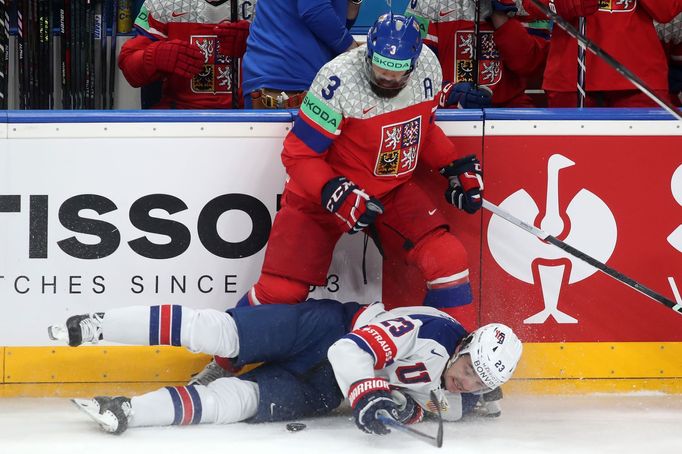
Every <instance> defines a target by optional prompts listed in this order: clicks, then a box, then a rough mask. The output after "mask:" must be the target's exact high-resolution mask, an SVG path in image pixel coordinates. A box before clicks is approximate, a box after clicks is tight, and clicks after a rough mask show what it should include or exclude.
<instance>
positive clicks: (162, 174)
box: [0, 123, 381, 346]
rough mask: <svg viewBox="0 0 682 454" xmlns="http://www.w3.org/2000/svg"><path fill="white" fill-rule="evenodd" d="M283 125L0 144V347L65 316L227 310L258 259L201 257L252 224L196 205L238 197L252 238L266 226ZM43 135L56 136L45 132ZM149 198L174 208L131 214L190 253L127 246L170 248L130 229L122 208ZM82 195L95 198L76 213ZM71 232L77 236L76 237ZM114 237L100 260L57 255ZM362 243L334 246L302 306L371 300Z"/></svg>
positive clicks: (370, 267)
mask: <svg viewBox="0 0 682 454" xmlns="http://www.w3.org/2000/svg"><path fill="white" fill-rule="evenodd" d="M289 125H290V123H279V127H276V130H278V131H281V132H280V133H279V134H273V133H270V134H268V137H249V138H244V137H243V135H242V134H239V136H241V137H196V136H190V134H188V135H187V136H185V137H182V134H179V135H180V137H173V138H161V137H157V138H152V137H149V136H147V137H141V138H132V137H129V136H130V135H133V134H132V133H128V138H120V137H119V138H102V137H98V138H96V139H95V138H82V137H81V138H74V137H68V136H65V135H60V137H59V138H54V137H53V138H50V139H46V138H45V139H36V138H22V139H13V138H11V139H5V140H2V141H0V309H1V310H2V313H3V314H5V316H3V317H1V318H0V345H4V346H20V345H21V346H36V345H49V341H48V339H47V336H46V326H47V325H49V324H53V323H57V322H61V321H64V320H65V317H66V316H68V315H70V314H74V313H83V312H92V311H104V310H106V309H109V308H113V307H122V306H127V305H132V304H138V305H152V304H161V303H171V304H183V305H187V306H191V307H195V308H206V307H212V308H215V309H220V310H223V309H225V308H228V307H232V306H234V304H235V303H236V302H237V300H238V299H239V298H240V297H241V296H242V295H243V294H244V292H245V291H246V290H248V289H249V288H250V286H251V285H252V284H253V283H254V282H255V281H256V280H257V278H258V275H259V272H260V267H261V265H262V261H263V257H264V252H265V249H264V247H261V248H260V249H258V250H257V251H255V253H254V252H249V254H248V255H247V256H245V257H230V258H225V257H221V256H219V255H216V253H214V252H213V251H211V250H210V249H211V248H212V247H217V246H215V245H218V246H220V244H221V241H227V242H231V243H241V242H243V241H245V240H246V239H247V238H249V237H250V236H251V234H252V232H253V230H254V229H253V227H254V226H253V221H252V220H251V218H250V217H249V215H247V213H246V212H244V211H242V210H241V209H236V208H235V209H230V210H227V211H225V212H223V213H222V214H220V213H221V211H220V210H219V208H214V209H211V207H210V206H209V207H208V208H206V207H207V204H209V202H210V201H212V200H214V199H216V198H218V197H221V198H223V197H228V198H230V200H235V197H237V198H238V199H239V200H241V201H246V202H247V204H248V206H249V207H251V206H261V207H262V208H263V209H264V211H265V213H266V216H265V217H262V216H261V217H257V219H256V220H257V224H259V226H260V228H261V229H262V228H263V224H264V223H266V222H271V220H272V219H273V218H274V215H275V212H276V206H277V205H276V203H277V196H278V194H281V192H282V188H283V184H284V180H285V173H284V169H283V167H282V164H281V160H280V157H279V155H280V151H281V146H282V140H283V136H284V134H285V131H286V129H287V127H288V126H289ZM71 126H73V125H71ZM41 127H42V129H45V130H48V129H52V130H54V128H52V127H51V126H50V125H42V126H41ZM80 127H81V129H87V128H89V127H90V128H92V127H94V126H93V125H92V124H81V125H80ZM121 127H122V126H121V125H118V127H117V128H118V129H119V130H120V128H121ZM274 130H275V129H273V130H271V131H274ZM61 133H62V134H64V131H63V130H62V131H61ZM125 135H126V134H125V133H124V136H125ZM10 136H11V133H10ZM155 194H156V195H158V194H163V196H153V198H155V203H156V202H158V200H163V201H164V203H170V202H172V203H174V204H178V205H179V208H176V209H177V212H174V213H173V214H169V213H168V212H167V211H165V210H163V209H160V208H153V207H154V206H156V205H152V208H150V209H148V208H149V207H147V208H145V207H142V208H140V207H139V206H138V208H137V210H136V213H137V214H136V216H137V217H138V218H139V216H140V213H142V215H144V216H146V217H154V218H158V219H164V220H171V221H174V222H175V223H176V224H174V225H175V227H176V228H177V229H179V230H183V231H186V232H189V245H188V246H187V247H186V249H185V250H184V251H183V252H182V253H180V254H179V255H177V256H174V257H169V258H148V257H145V256H142V255H140V253H138V252H135V251H134V250H133V248H132V247H131V246H130V244H129V242H130V241H132V240H136V239H139V238H143V237H144V238H146V239H147V240H148V241H150V242H152V243H154V244H156V245H164V244H166V245H168V243H170V242H171V238H170V237H169V236H167V235H162V234H158V233H150V232H149V231H145V230H143V229H141V228H138V227H136V226H135V225H133V222H132V221H131V218H130V217H131V215H130V210H131V206H133V205H134V204H136V203H137V205H139V204H140V203H141V199H142V200H145V199H144V198H147V196H150V195H155ZM87 195H96V196H97V197H96V198H94V199H92V198H91V200H90V201H86V202H87V203H85V202H83V200H84V199H85V198H86V197H88V196H87ZM226 195H229V196H226ZM235 195H236V196H235ZM17 197H18V199H17ZM74 197H75V198H76V199H78V200H77V201H74ZM159 197H161V199H159ZM17 200H18V202H19V205H20V206H18V207H17V206H16V203H15V202H17ZM92 200H94V201H95V202H96V203H94V205H97V204H103V205H102V208H100V209H99V210H100V213H101V214H98V212H96V211H95V210H94V209H92V207H93V202H92ZM221 200H224V199H221ZM65 202H66V205H65ZM229 203H232V202H229ZM106 205H109V206H106ZM137 205H136V206H137ZM184 206H186V209H181V208H182V207H184ZM230 206H231V205H230ZM74 207H75V208H74ZM112 207H115V208H114V209H112ZM17 208H18V211H16V210H17ZM81 208H82V209H81ZM204 209H205V210H206V213H218V214H216V216H218V215H219V217H218V218H217V222H215V220H214V221H213V222H208V221H206V219H209V221H210V216H208V217H207V218H203V217H202V216H201V213H202V210H204ZM60 210H61V211H62V214H61V216H66V217H69V218H70V219H71V220H72V221H73V220H74V218H77V217H80V218H85V219H90V220H95V221H96V222H97V223H93V222H92V221H85V222H86V224H87V226H89V227H92V226H93V225H95V226H98V228H100V229H102V228H103V227H104V229H103V230H102V231H99V232H98V235H99V236H97V235H93V234H86V233H76V232H74V231H72V230H70V229H69V228H67V227H65V226H64V225H63V224H64V222H62V220H61V218H60ZM31 213H33V215H32V214H31ZM65 213H67V214H65ZM68 213H70V214H68ZM145 213H147V214H146V215H145ZM200 219H201V220H200ZM76 220H77V221H78V219H76ZM81 221H82V220H81ZM102 222H106V223H109V224H110V225H111V226H110V228H107V227H106V224H102ZM152 222H153V223H155V225H157V224H158V221H152ZM67 224H68V222H67ZM87 226H86V227H87ZM138 226H139V224H138ZM183 226H184V227H183ZM157 227H158V225H157ZM79 229H80V230H83V229H82V228H76V229H74V230H79ZM200 229H203V230H204V231H208V232H215V234H216V235H217V238H219V239H216V238H214V240H213V244H214V246H212V247H211V248H208V249H207V247H206V246H205V245H204V244H203V243H202V241H201V240H200V238H199V230H200ZM45 235H47V237H46V239H45ZM117 235H118V236H120V242H119V244H118V246H117V247H115V249H114V250H113V252H111V250H110V249H111V248H109V250H108V252H107V254H106V256H104V257H99V258H88V259H85V258H82V256H81V257H74V251H73V248H72V249H68V252H67V251H65V249H64V248H63V247H62V246H60V244H63V243H60V242H62V241H63V240H68V239H69V238H75V240H76V241H77V242H78V243H80V244H82V245H85V246H84V247H85V248H87V247H88V246H89V247H92V246H93V245H97V244H99V243H102V242H103V240H102V237H106V238H108V240H107V241H110V242H111V244H115V239H113V238H115V237H116V236H117ZM179 238H180V237H177V238H174V239H173V242H174V244H180V243H182V241H181V240H180V239H179ZM362 240H363V238H362V236H361V235H356V236H354V237H349V238H344V240H343V242H341V243H339V248H340V249H343V251H342V252H340V253H337V254H336V258H335V262H334V264H333V266H332V269H331V270H330V274H334V275H337V276H338V279H336V278H332V279H331V281H330V285H328V286H327V289H326V290H317V291H315V292H314V293H312V294H311V296H313V297H324V296H331V297H334V298H337V299H341V300H360V298H361V296H360V295H362V298H363V299H362V301H368V300H371V301H373V300H376V299H379V297H380V286H381V279H380V276H381V257H380V256H379V254H378V252H376V250H375V249H374V247H373V246H372V247H371V248H370V250H369V253H368V262H367V263H368V264H367V271H368V280H369V281H370V285H369V286H368V287H365V286H364V285H363V283H362V269H361V263H362ZM71 241H73V240H71ZM78 243H75V244H76V245H78ZM107 244H108V243H107ZM100 245H101V244H100ZM32 246H33V249H32ZM112 247H113V246H112ZM183 247H185V246H178V250H182V248H183ZM339 248H337V249H339ZM76 249H78V248H76ZM161 249H163V248H161ZM31 250H34V252H33V257H31V255H32V253H31V252H30V251H31ZM36 250H37V251H38V252H35V251H36ZM78 254H80V253H79V252H78V251H76V252H75V255H78ZM35 255H38V256H35ZM157 279H158V284H157ZM183 283H184V291H182V289H181V287H182V284H183ZM171 286H172V288H171Z"/></svg>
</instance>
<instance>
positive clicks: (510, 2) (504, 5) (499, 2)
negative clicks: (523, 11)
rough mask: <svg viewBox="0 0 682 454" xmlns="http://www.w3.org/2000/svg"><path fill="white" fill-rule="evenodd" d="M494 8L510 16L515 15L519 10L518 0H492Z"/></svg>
mask: <svg viewBox="0 0 682 454" xmlns="http://www.w3.org/2000/svg"><path fill="white" fill-rule="evenodd" d="M492 4H493V10H494V11H499V12H501V13H504V14H506V15H508V16H513V15H514V14H516V13H518V12H519V8H518V7H517V6H516V0H492Z"/></svg>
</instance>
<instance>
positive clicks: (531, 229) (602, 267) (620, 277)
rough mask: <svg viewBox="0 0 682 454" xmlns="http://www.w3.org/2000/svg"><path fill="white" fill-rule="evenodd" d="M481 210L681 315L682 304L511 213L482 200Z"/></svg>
mask: <svg viewBox="0 0 682 454" xmlns="http://www.w3.org/2000/svg"><path fill="white" fill-rule="evenodd" d="M483 208H485V209H486V210H488V211H490V212H491V213H494V214H496V215H498V216H499V217H501V218H502V219H504V220H506V221H508V222H511V223H512V224H514V225H515V226H517V227H521V228H522V229H523V230H525V231H526V232H528V233H530V234H532V235H535V236H536V237H538V238H539V239H541V240H542V241H546V242H547V243H550V244H553V245H554V246H556V247H558V248H559V249H562V250H564V251H566V252H567V253H569V254H571V255H572V256H573V257H576V258H578V259H580V260H582V261H583V262H585V263H587V264H589V265H592V266H593V267H595V268H597V269H598V270H599V271H601V272H602V273H604V274H607V275H609V276H611V277H612V278H614V279H615V280H617V281H619V282H622V283H623V284H625V285H627V286H628V287H631V288H633V289H635V290H637V291H638V292H640V293H642V294H643V295H645V296H648V297H649V298H651V299H652V300H655V301H657V302H659V303H661V304H663V305H664V306H666V307H669V308H670V309H672V310H674V311H675V312H677V313H678V314H682V302H680V303H676V302H674V301H672V300H670V299H668V298H666V297H665V296H663V295H661V294H660V293H657V292H655V291H653V290H651V289H650V288H648V287H645V286H644V285H642V284H640V283H639V282H637V281H635V280H634V279H632V278H630V277H628V276H626V275H624V274H623V273H620V272H618V271H616V270H614V269H613V268H611V267H609V266H607V265H606V264H604V263H602V262H600V261H599V260H597V259H595V258H593V257H590V256H589V255H587V254H585V253H584V252H582V251H579V250H578V249H576V248H574V247H573V246H571V245H568V244H566V243H564V242H563V241H561V240H558V239H556V238H555V237H553V236H552V235H550V234H549V233H547V232H545V231H544V230H541V229H539V228H537V227H535V226H533V225H531V224H528V223H526V222H524V221H522V220H520V219H519V218H517V217H515V216H514V215H512V214H511V213H509V212H507V211H505V210H503V209H502V208H500V207H498V206H497V205H495V204H494V203H491V202H489V201H487V200H485V199H484V200H483Z"/></svg>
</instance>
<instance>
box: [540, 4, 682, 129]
mask: <svg viewBox="0 0 682 454" xmlns="http://www.w3.org/2000/svg"><path fill="white" fill-rule="evenodd" d="M530 1H531V2H532V3H533V5H535V6H536V7H537V8H538V9H539V10H540V11H542V12H543V13H544V14H546V15H547V16H548V17H550V18H551V19H552V20H554V22H555V23H556V24H557V25H558V26H559V27H561V28H563V29H564V31H565V32H566V33H568V34H569V35H571V37H573V38H575V39H577V40H578V42H580V43H581V44H582V45H583V46H584V47H586V48H587V49H588V50H589V51H590V52H592V53H593V54H594V55H596V56H597V57H599V58H601V59H602V60H604V61H605V62H606V63H608V65H609V66H611V67H612V68H613V69H615V70H616V71H617V72H618V73H619V74H620V75H621V76H623V77H625V78H626V79H627V80H629V81H630V83H632V84H633V85H634V86H635V87H637V88H639V90H640V91H641V92H642V93H644V94H645V95H647V96H648V97H649V98H651V100H652V101H654V102H655V103H656V104H658V105H659V106H661V107H662V108H664V109H665V110H667V111H668V112H669V113H670V114H671V115H672V116H674V117H675V118H677V119H678V120H680V121H682V114H680V112H679V111H678V110H677V109H676V108H675V107H674V106H673V105H672V104H670V103H669V102H668V101H666V100H665V99H663V98H661V97H659V96H658V95H656V93H654V92H653V91H651V90H650V89H649V87H647V86H646V84H645V83H644V82H643V81H642V79H640V78H639V77H637V75H635V73H633V72H632V71H630V70H629V69H628V68H627V67H625V66H623V64H622V63H620V62H619V61H618V60H616V59H615V58H613V57H612V56H611V55H610V54H608V53H607V52H606V51H605V50H604V49H602V48H601V47H599V46H597V45H596V44H595V43H593V42H592V41H590V40H589V39H587V37H586V36H585V35H582V34H581V33H579V32H578V31H577V30H576V29H575V27H573V25H571V24H570V23H569V22H568V21H567V20H566V19H564V18H563V17H561V16H559V15H558V14H556V13H555V12H553V11H552V10H550V9H549V8H547V7H546V6H545V5H543V4H542V3H540V1H539V0H530ZM614 33H616V32H615V31H614Z"/></svg>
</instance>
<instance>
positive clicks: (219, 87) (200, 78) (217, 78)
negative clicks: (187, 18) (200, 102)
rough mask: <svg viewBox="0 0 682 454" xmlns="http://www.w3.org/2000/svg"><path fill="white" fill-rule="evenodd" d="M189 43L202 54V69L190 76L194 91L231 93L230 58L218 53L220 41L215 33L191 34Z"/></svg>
mask: <svg viewBox="0 0 682 454" xmlns="http://www.w3.org/2000/svg"><path fill="white" fill-rule="evenodd" d="M190 43H191V44H192V45H194V46H197V48H198V49H199V50H200V51H201V53H202V54H203V55H204V69H203V70H202V71H201V72H200V73H199V74H197V75H196V76H194V77H192V92H194V93H231V92H232V76H231V69H230V68H231V64H232V58H231V57H227V56H225V55H222V54H221V53H220V42H219V41H218V39H216V36H215V35H193V36H191V37H190Z"/></svg>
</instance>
